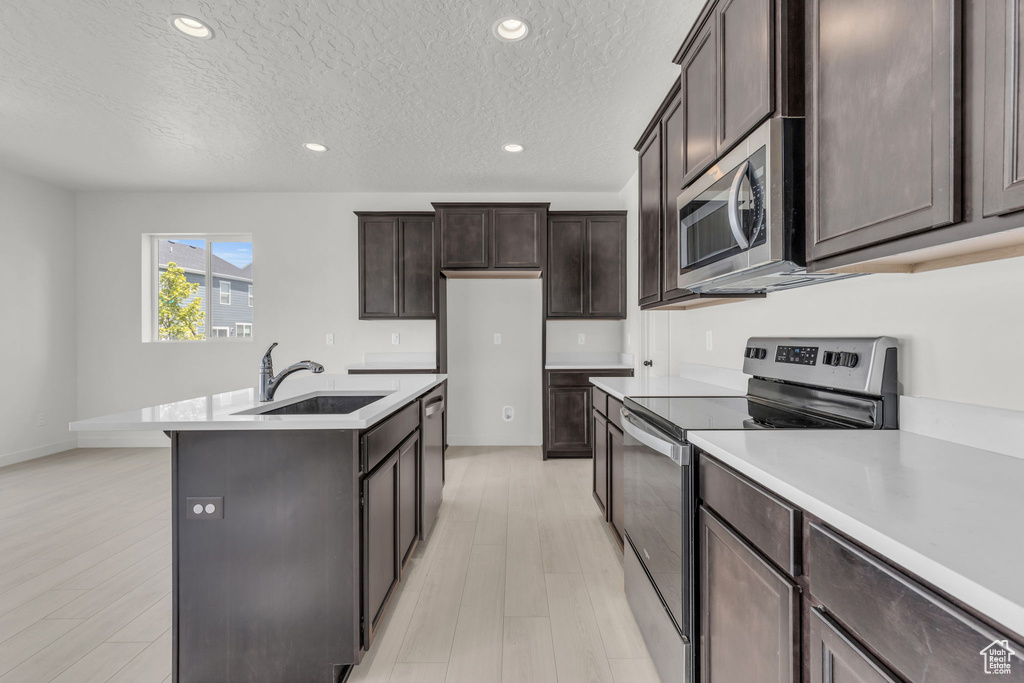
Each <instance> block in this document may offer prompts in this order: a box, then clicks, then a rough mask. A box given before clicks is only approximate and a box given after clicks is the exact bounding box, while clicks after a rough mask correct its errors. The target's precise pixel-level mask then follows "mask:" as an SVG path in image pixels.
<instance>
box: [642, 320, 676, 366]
mask: <svg viewBox="0 0 1024 683" xmlns="http://www.w3.org/2000/svg"><path fill="white" fill-rule="evenodd" d="M670 332H671V330H670V327H669V316H668V311H641V312H640V349H641V356H643V357H642V358H641V359H640V361H641V364H640V377H642V378H644V379H649V378H651V377H667V376H668V375H671V374H672V371H671V368H670V367H669V365H670V364H671V360H670V357H669V342H670Z"/></svg>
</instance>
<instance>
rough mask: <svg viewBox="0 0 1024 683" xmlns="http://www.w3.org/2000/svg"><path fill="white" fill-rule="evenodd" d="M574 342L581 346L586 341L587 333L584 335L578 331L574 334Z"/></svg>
mask: <svg viewBox="0 0 1024 683" xmlns="http://www.w3.org/2000/svg"><path fill="white" fill-rule="evenodd" d="M576 343H577V344H579V345H580V346H583V345H584V344H586V343H587V335H585V334H583V333H582V332H580V333H579V334H578V335H576Z"/></svg>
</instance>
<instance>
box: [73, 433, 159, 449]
mask: <svg viewBox="0 0 1024 683" xmlns="http://www.w3.org/2000/svg"><path fill="white" fill-rule="evenodd" d="M170 445H171V440H170V439H168V438H167V436H166V435H165V434H164V433H163V432H95V433H89V432H79V434H78V447H79V448H167V447H168V446H170Z"/></svg>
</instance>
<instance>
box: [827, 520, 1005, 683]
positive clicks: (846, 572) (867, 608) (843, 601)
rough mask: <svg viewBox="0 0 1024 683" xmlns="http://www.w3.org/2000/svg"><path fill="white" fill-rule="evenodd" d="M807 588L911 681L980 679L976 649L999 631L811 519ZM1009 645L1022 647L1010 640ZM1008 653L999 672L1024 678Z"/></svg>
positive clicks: (936, 682) (939, 682)
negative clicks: (1008, 669)
mask: <svg viewBox="0 0 1024 683" xmlns="http://www.w3.org/2000/svg"><path fill="white" fill-rule="evenodd" d="M808 526H809V531H808V536H809V537H808V550H807V575H808V578H809V587H810V592H811V595H813V596H814V597H815V598H816V599H817V600H819V601H820V602H821V603H822V605H823V606H824V608H825V610H826V611H827V612H828V613H829V614H830V615H832V616H833V617H835V618H836V620H837V621H839V622H840V623H841V624H842V625H843V627H844V628H845V629H846V630H847V631H849V632H850V633H852V634H853V635H855V636H856V637H857V638H858V639H859V640H861V641H862V642H863V643H865V644H866V645H867V646H868V647H869V648H870V649H872V650H874V651H875V652H876V653H877V654H878V655H879V656H881V657H882V658H883V659H885V660H886V661H887V663H888V664H889V665H891V666H892V668H893V669H895V670H896V671H898V672H899V673H900V674H902V675H903V676H904V677H905V678H906V679H908V680H911V681H928V682H929V683H961V682H963V681H977V680H986V679H987V676H985V675H984V673H983V667H982V664H983V663H982V655H981V652H982V650H984V649H986V648H987V647H988V646H989V645H990V644H992V643H993V642H994V641H997V640H1000V641H1001V640H1007V638H1006V636H1005V635H1000V634H999V633H998V632H996V631H994V630H992V629H990V628H988V627H987V626H985V625H984V624H982V623H980V622H978V621H977V620H975V619H974V618H973V617H971V616H970V615H968V614H966V613H965V612H963V611H962V610H960V609H959V608H958V607H956V606H955V605H953V604H952V603H950V602H948V601H947V600H945V599H943V598H942V597H940V596H938V595H936V594H935V593H933V592H932V591H930V590H929V589H927V588H925V587H924V586H922V585H920V584H919V583H917V582H916V581H914V580H913V579H911V578H910V577H908V576H905V575H903V574H902V573H900V572H898V571H897V570H895V569H893V568H892V567H890V566H888V565H886V564H884V563H882V562H881V561H880V560H877V559H875V558H874V557H873V556H871V555H869V554H868V553H867V552H865V551H864V550H862V549H861V548H859V547H857V546H856V545H854V544H853V543H851V542H849V541H847V540H846V539H844V538H842V537H840V536H839V535H838V534H836V533H834V532H832V531H831V530H829V529H826V528H825V527H823V526H820V525H818V524H814V523H812V524H809V525H808ZM1009 645H1010V649H1011V650H1013V651H1014V652H1024V647H1022V646H1021V645H1019V644H1016V643H1013V642H1012V641H1010V643H1009ZM1018 664H1020V662H1019V661H1018V660H1016V659H1014V661H1013V664H1012V665H1011V672H1010V673H1009V674H1005V675H1001V676H999V677H998V679H999V680H1003V681H1024V666H1017V665H1018Z"/></svg>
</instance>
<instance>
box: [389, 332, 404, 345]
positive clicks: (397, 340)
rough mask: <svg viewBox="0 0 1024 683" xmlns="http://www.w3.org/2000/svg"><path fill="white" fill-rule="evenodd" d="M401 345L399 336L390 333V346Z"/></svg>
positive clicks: (395, 333)
mask: <svg viewBox="0 0 1024 683" xmlns="http://www.w3.org/2000/svg"><path fill="white" fill-rule="evenodd" d="M401 343H402V338H401V337H400V336H399V334H398V333H397V332H392V333H391V344H392V346H398V345H399V344H401Z"/></svg>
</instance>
